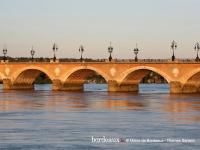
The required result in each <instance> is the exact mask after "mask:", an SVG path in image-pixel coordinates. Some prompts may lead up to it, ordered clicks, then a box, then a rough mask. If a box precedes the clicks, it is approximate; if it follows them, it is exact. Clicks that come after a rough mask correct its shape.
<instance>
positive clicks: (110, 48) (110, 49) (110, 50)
mask: <svg viewBox="0 0 200 150" xmlns="http://www.w3.org/2000/svg"><path fill="white" fill-rule="evenodd" d="M112 52H113V47H112V46H111V42H110V46H108V53H110V56H109V58H108V59H109V61H111V60H112V56H111V53H112Z"/></svg>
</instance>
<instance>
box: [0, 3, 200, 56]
mask: <svg viewBox="0 0 200 150" xmlns="http://www.w3.org/2000/svg"><path fill="white" fill-rule="evenodd" d="M199 15H200V0H0V48H1V49H2V48H3V45H4V43H6V44H7V48H8V51H9V52H8V55H10V56H30V48H31V46H32V45H34V48H35V50H36V56H43V57H45V56H47V57H52V55H53V53H52V45H53V43H54V42H56V43H57V44H58V47H59V51H58V56H59V57H75V58H79V55H80V54H79V52H78V47H79V45H80V44H83V45H84V47H85V49H86V51H85V53H84V57H85V56H87V57H90V58H107V57H108V53H107V46H108V45H109V41H112V43H113V46H114V53H113V57H114V58H133V57H134V54H133V52H132V50H131V49H133V48H134V47H135V43H136V42H137V43H138V45H139V49H141V51H140V53H139V57H140V58H170V57H171V50H170V43H171V41H172V40H175V41H177V43H178V49H177V51H176V56H177V57H189V58H191V57H195V55H196V53H195V52H194V50H193V46H194V44H195V42H197V41H199V42H200V19H199V18H200V16H199ZM1 53H2V52H1Z"/></svg>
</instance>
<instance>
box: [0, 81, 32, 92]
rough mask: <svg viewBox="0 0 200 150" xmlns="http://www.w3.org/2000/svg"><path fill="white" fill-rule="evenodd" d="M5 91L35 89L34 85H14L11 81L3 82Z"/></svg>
mask: <svg viewBox="0 0 200 150" xmlns="http://www.w3.org/2000/svg"><path fill="white" fill-rule="evenodd" d="M3 89H4V90H32V89H34V85H33V84H29V83H14V84H13V83H12V82H11V80H10V79H4V80H3Z"/></svg>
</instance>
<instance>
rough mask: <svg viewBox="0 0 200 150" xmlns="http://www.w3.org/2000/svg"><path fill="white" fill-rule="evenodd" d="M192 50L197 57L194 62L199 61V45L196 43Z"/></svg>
mask: <svg viewBox="0 0 200 150" xmlns="http://www.w3.org/2000/svg"><path fill="white" fill-rule="evenodd" d="M194 50H195V51H197V57H196V59H195V60H196V61H199V50H200V45H199V43H198V42H197V43H196V44H195V45H194Z"/></svg>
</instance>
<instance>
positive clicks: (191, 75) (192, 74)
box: [181, 68, 200, 84]
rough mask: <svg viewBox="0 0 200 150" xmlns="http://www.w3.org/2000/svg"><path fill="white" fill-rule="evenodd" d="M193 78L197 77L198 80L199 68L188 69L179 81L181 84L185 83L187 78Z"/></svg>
mask: <svg viewBox="0 0 200 150" xmlns="http://www.w3.org/2000/svg"><path fill="white" fill-rule="evenodd" d="M198 77H199V78H198ZM192 78H193V79H192ZM195 79H199V80H200V68H197V69H193V70H192V71H190V72H189V73H187V74H186V75H184V76H183V77H182V78H181V82H182V83H183V84H186V83H187V82H188V81H189V80H195Z"/></svg>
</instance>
